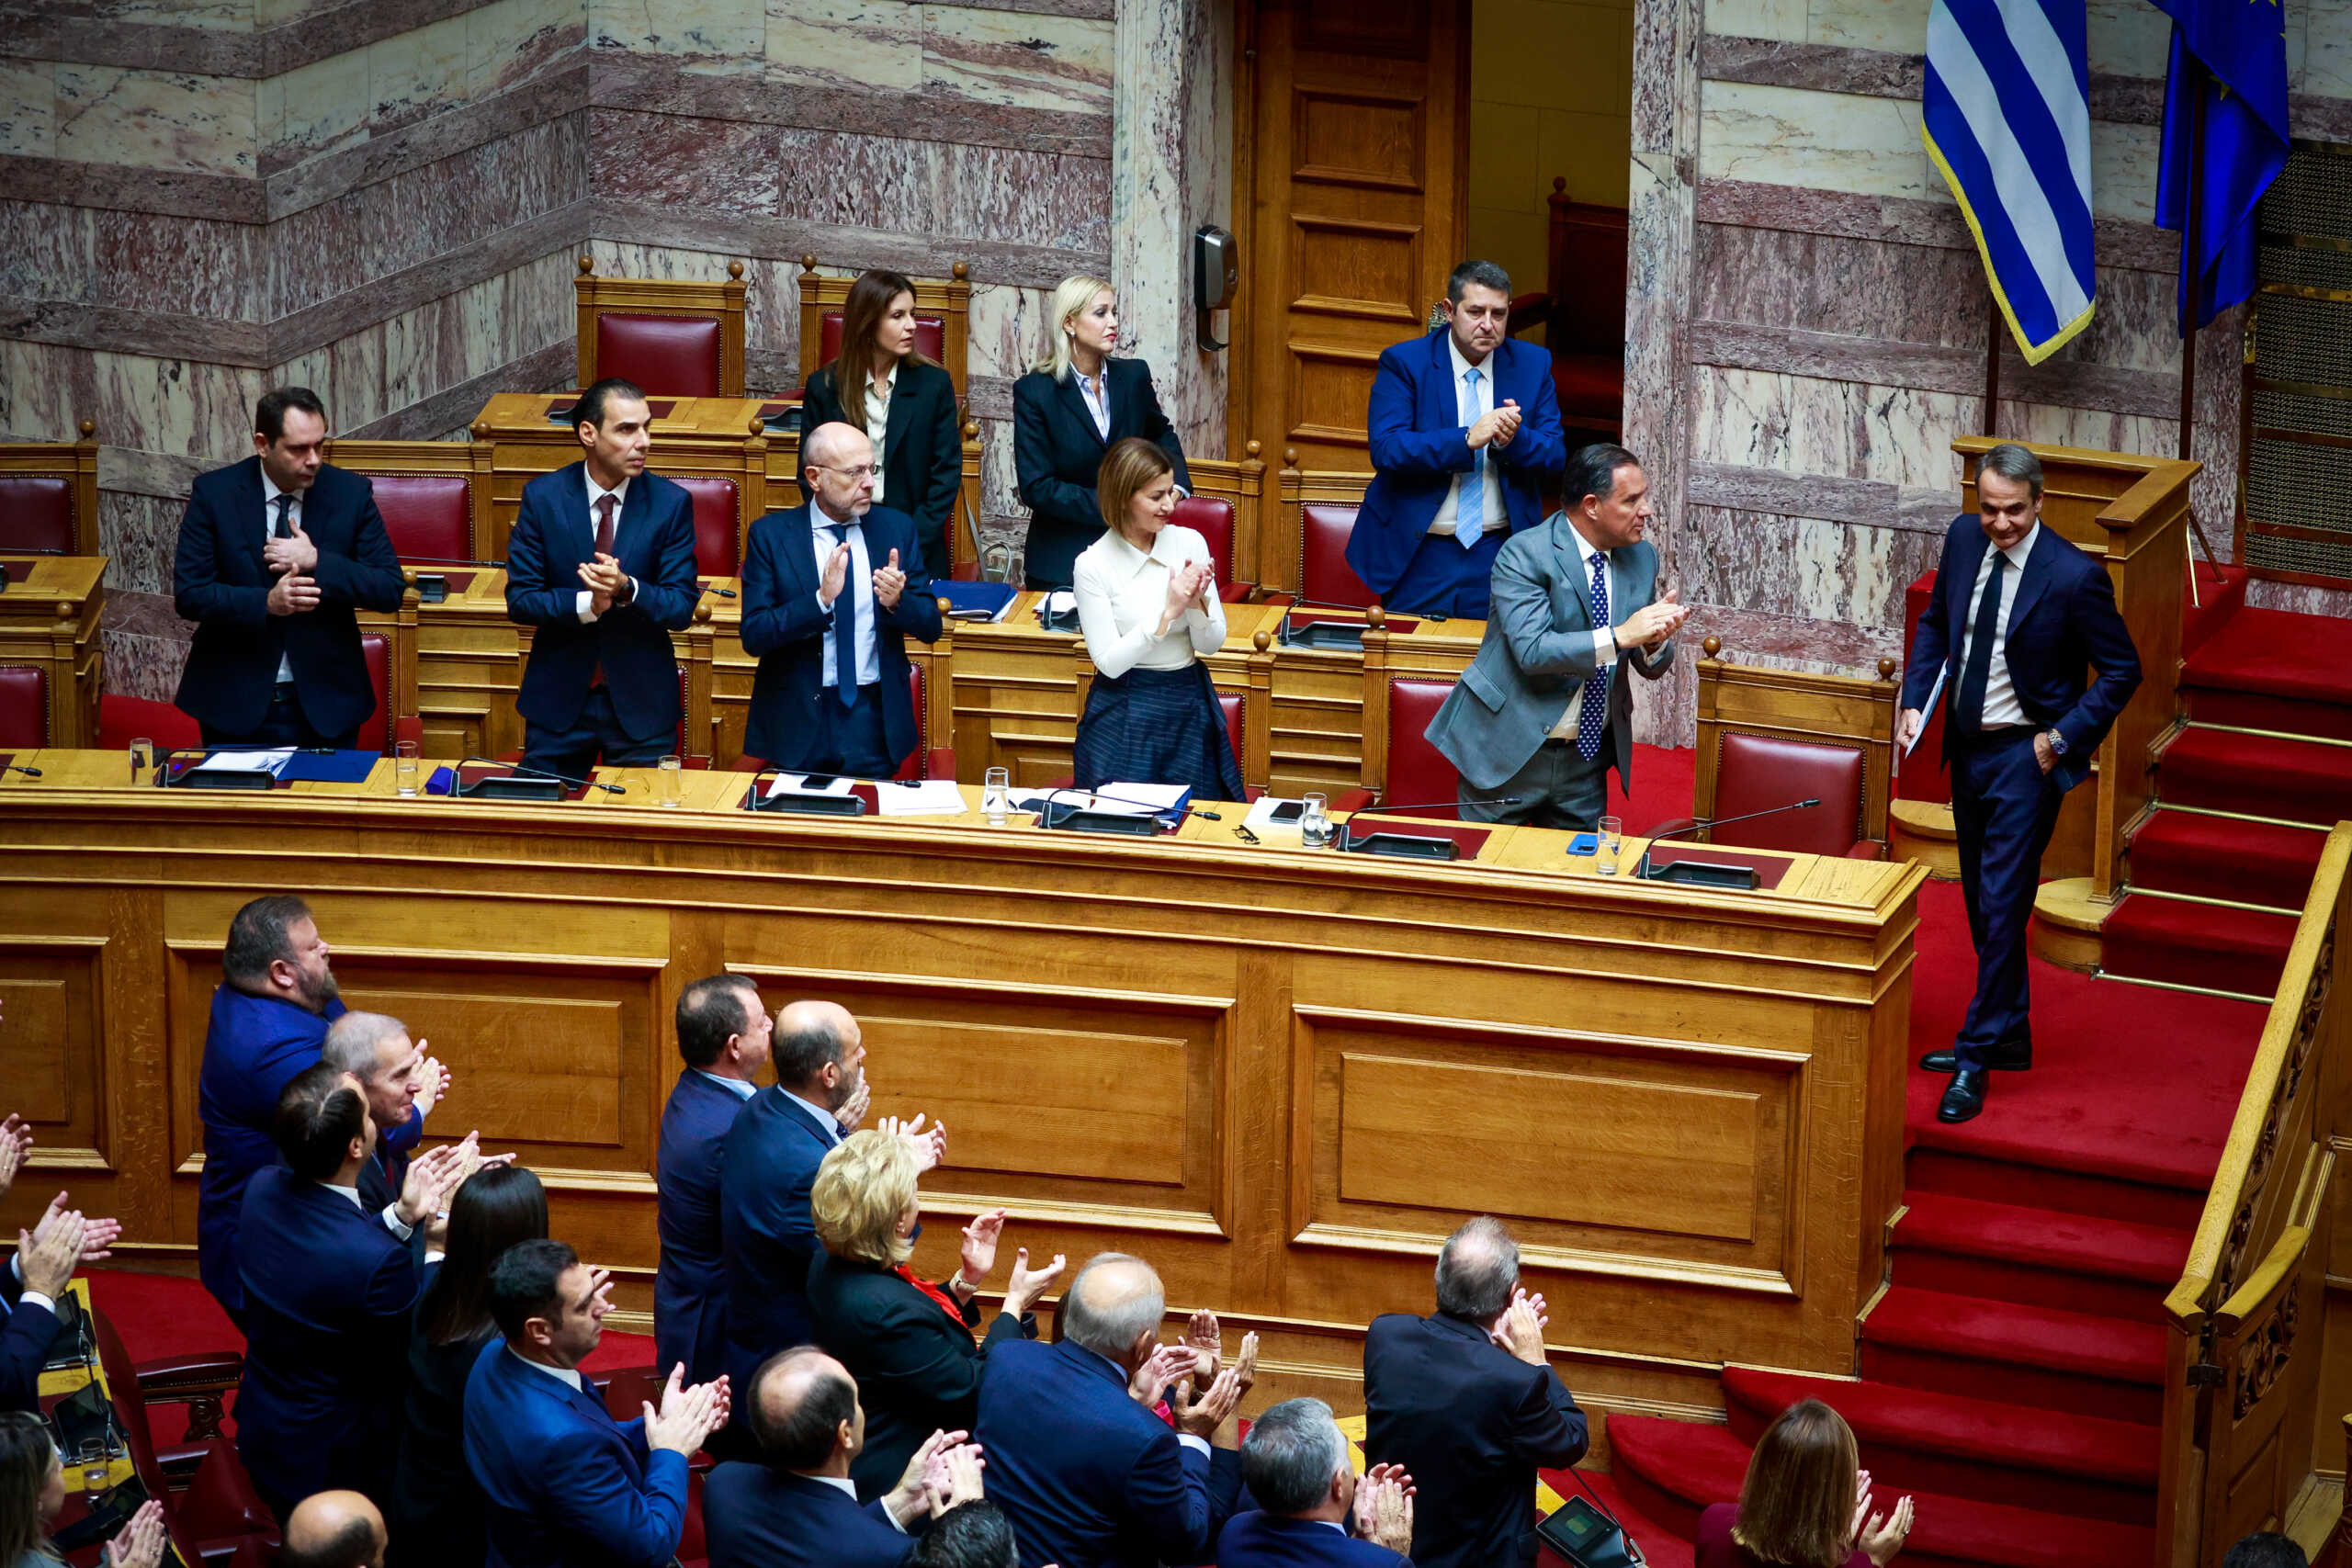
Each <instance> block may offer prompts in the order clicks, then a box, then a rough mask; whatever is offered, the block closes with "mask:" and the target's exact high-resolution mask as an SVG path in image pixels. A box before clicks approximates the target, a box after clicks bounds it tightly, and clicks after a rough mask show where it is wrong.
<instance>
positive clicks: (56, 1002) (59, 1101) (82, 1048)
mask: <svg viewBox="0 0 2352 1568" xmlns="http://www.w3.org/2000/svg"><path fill="white" fill-rule="evenodd" d="M100 951H101V949H100V947H99V946H98V944H96V943H95V942H92V943H86V944H85V943H74V944H71V945H64V944H46V943H45V944H41V945H33V944H30V943H19V942H8V941H6V940H5V939H0V1017H5V1018H6V1027H0V1084H6V1086H7V1089H6V1093H5V1094H0V1110H5V1111H9V1112H14V1113H15V1114H17V1115H19V1116H22V1117H23V1118H24V1119H25V1120H26V1121H27V1122H30V1123H32V1127H33V1134H34V1136H35V1137H36V1138H37V1139H38V1140H39V1141H40V1146H41V1147H43V1148H45V1149H52V1150H61V1149H81V1150H90V1151H95V1150H96V1149H97V1148H99V1147H100V1146H101V1133H100V1128H99V1125H98V1104H99V1100H98V1086H99V1081H100V1079H101V1077H102V1076H103V1074H102V1071H101V1066H100V1065H101V1062H102V1059H103V1055H104V1053H103V1052H102V1050H101V1049H100V1043H101V1042H102V1041H103V1040H104V1038H105V1033H106V1031H105V1027H104V1021H103V1019H102V1017H101V1015H100V1004H99V997H100V995H101V981H100V976H99V972H98V969H99V955H100Z"/></svg>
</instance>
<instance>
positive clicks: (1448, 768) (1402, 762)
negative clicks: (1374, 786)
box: [1380, 681, 1462, 822]
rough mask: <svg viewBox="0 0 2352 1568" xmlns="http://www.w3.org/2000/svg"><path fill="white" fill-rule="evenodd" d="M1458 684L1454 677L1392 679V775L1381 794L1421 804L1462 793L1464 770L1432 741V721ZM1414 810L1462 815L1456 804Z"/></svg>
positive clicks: (1429, 814) (1451, 818)
mask: <svg viewBox="0 0 2352 1568" xmlns="http://www.w3.org/2000/svg"><path fill="white" fill-rule="evenodd" d="M1452 691H1453V682H1451V681H1391V682H1388V776H1387V778H1385V780H1383V781H1382V783H1381V786H1380V798H1381V799H1382V800H1384V801H1390V800H1393V801H1395V802H1396V803H1397V805H1399V806H1419V805H1420V804H1421V803H1422V802H1423V801H1430V800H1452V799H1453V798H1454V797H1455V795H1457V794H1458V793H1459V791H1460V789H1461V784H1462V775H1461V774H1460V773H1455V772H1454V771H1453V763H1452V762H1449V761H1446V760H1445V754H1444V753H1443V752H1442V751H1440V750H1438V749H1437V748H1436V747H1434V746H1432V745H1430V742H1429V728H1430V722H1431V721H1432V720H1434V719H1435V718H1436V717H1437V710H1438V709H1440V708H1442V707H1443V706H1444V705H1445V698H1446V694H1448V693H1450V692H1452ZM1414 815H1416V816H1421V817H1442V818H1444V819H1445V820H1447V821H1449V822H1451V821H1454V820H1456V819H1457V818H1456V814H1455V813H1454V811H1453V808H1452V807H1433V808H1431V809H1430V810H1426V811H1421V812H1417V813H1415V814H1414Z"/></svg>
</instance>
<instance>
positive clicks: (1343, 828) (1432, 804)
mask: <svg viewBox="0 0 2352 1568" xmlns="http://www.w3.org/2000/svg"><path fill="white" fill-rule="evenodd" d="M1524 798H1525V797H1524V796H1522V795H1497V796H1495V797H1494V798H1493V799H1492V800H1425V801H1422V802H1421V803H1420V804H1419V805H1417V806H1367V807H1364V808H1363V810H1361V811H1351V812H1350V813H1348V819H1347V820H1346V821H1345V822H1342V823H1340V837H1339V845H1340V849H1341V850H1343V851H1344V850H1349V849H1351V848H1352V847H1353V846H1354V844H1355V830H1356V818H1359V817H1374V816H1379V815H1382V814H1388V815H1394V814H1397V813H1399V812H1406V811H1434V810H1436V809H1437V808H1438V807H1441V806H1453V807H1464V806H1517V805H1518V804H1519V803H1520V802H1521V800H1522V799H1524Z"/></svg>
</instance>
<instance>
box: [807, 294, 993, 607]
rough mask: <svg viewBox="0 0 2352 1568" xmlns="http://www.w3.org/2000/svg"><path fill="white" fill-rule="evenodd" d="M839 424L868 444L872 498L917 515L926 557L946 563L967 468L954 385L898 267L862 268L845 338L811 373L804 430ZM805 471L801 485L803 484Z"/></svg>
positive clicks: (943, 566) (943, 567) (937, 566)
mask: <svg viewBox="0 0 2352 1568" xmlns="http://www.w3.org/2000/svg"><path fill="white" fill-rule="evenodd" d="M833 423H841V424H847V425H851V426H854V428H856V429H859V430H862V431H864V432H865V434H866V438H867V439H868V440H870V441H872V442H873V443H874V504H875V505H876V506H887V507H889V508H890V509H891V510H892V511H894V512H903V513H906V514H907V515H908V516H910V517H911V518H913V519H914V523H915V538H916V541H917V542H918V543H919V544H920V545H921V546H922V564H923V567H924V569H925V570H928V571H930V572H932V573H933V575H935V576H939V577H945V576H946V575H947V568H948V555H949V551H948V547H947V538H948V530H949V529H950V528H952V527H954V526H955V524H956V486H957V484H958V483H959V482H960V481H961V479H962V478H963V473H964V446H963V443H962V442H961V441H960V440H958V439H957V435H956V384H955V382H954V380H953V379H951V378H949V376H948V374H947V372H946V371H945V370H944V369H943V368H942V367H939V366H937V365H934V364H933V363H932V361H931V360H929V359H928V358H926V357H924V355H923V353H922V350H921V349H919V348H917V347H916V346H915V286H914V283H913V281H912V280H911V279H910V278H908V277H905V276H901V275H899V274H898V273H895V272H881V271H873V272H862V273H859V274H858V275H857V281H856V282H855V283H853V284H851V285H850V288H849V299H848V302H847V303H845V304H844V305H842V347H841V352H840V353H839V354H838V355H835V356H834V357H833V362H832V363H831V364H830V365H827V366H825V367H822V368H820V370H818V372H817V373H816V374H815V375H813V376H811V377H809V391H808V396H807V397H806V399H804V400H803V401H802V403H801V414H800V428H801V431H802V432H803V435H802V439H803V440H804V441H805V440H806V439H807V434H806V433H808V432H809V431H813V430H816V429H817V428H818V427H819V426H820V425H826V424H833ZM808 488H809V487H808V480H807V479H806V478H804V479H802V481H801V490H802V491H803V492H804V493H806V491H808Z"/></svg>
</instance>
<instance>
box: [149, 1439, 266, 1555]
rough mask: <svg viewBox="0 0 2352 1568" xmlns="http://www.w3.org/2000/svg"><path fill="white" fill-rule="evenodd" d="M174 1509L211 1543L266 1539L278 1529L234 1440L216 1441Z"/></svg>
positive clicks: (198, 1535)
mask: <svg viewBox="0 0 2352 1568" xmlns="http://www.w3.org/2000/svg"><path fill="white" fill-rule="evenodd" d="M172 1508H173V1512H174V1513H175V1514H177V1515H178V1516H179V1520H180V1523H181V1524H182V1525H184V1526H186V1527H187V1532H188V1533H189V1534H190V1535H193V1536H195V1537H196V1538H197V1539H198V1540H203V1541H207V1542H210V1541H217V1540H226V1539H230V1538H232V1537H236V1536H246V1535H263V1534H266V1533H268V1532H270V1531H272V1530H275V1529H277V1517H275V1516H274V1515H272V1514H271V1513H270V1511H269V1506H268V1505H267V1504H266V1503H264V1502H263V1501H262V1500H261V1494H259V1493H258V1492H256V1491H254V1483H253V1478H252V1477H251V1476H250V1475H248V1474H246V1473H245V1466H244V1462H243V1461H242V1460H240V1459H239V1458H238V1457H237V1443H236V1439H235V1438H213V1439H212V1441H211V1443H210V1444H209V1446H208V1447H207V1448H206V1450H205V1453H204V1458H203V1460H202V1461H199V1462H198V1465H197V1467H196V1476H195V1478H194V1479H193V1480H191V1481H190V1482H189V1483H188V1487H187V1491H185V1492H183V1493H181V1494H180V1495H179V1496H178V1497H177V1498H176V1499H175V1500H174V1503H173V1505H172Z"/></svg>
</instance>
